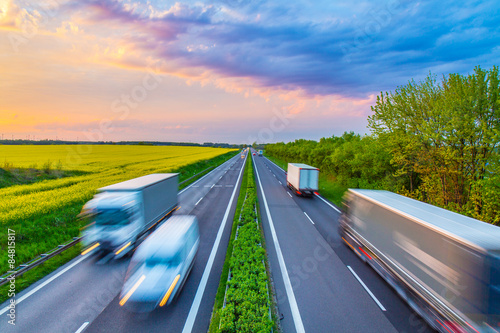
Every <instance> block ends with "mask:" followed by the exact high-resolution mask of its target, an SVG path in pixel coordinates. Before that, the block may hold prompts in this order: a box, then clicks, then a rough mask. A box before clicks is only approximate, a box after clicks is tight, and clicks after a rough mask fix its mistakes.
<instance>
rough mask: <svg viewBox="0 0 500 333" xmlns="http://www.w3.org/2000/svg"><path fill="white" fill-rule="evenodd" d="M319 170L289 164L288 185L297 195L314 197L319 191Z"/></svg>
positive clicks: (299, 164)
mask: <svg viewBox="0 0 500 333" xmlns="http://www.w3.org/2000/svg"><path fill="white" fill-rule="evenodd" d="M318 177H319V169H318V168H315V167H312V166H310V165H307V164H302V163H288V168H287V174H286V183H287V186H288V188H290V189H291V190H292V191H293V192H294V193H295V194H296V195H300V196H312V195H313V194H314V192H316V191H318Z"/></svg>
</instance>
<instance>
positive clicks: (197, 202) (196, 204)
mask: <svg viewBox="0 0 500 333" xmlns="http://www.w3.org/2000/svg"><path fill="white" fill-rule="evenodd" d="M201 200H203V197H201V198H200V200H198V201H196V203H195V204H194V205H195V206H198V204H199V203H200V201H201Z"/></svg>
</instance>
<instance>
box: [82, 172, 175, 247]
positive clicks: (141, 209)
mask: <svg viewBox="0 0 500 333" xmlns="http://www.w3.org/2000/svg"><path fill="white" fill-rule="evenodd" d="M177 191H178V174H177V173H158V174H151V175H146V176H142V177H139V178H135V179H131V180H127V181H124V182H121V183H117V184H114V185H109V186H106V187H103V188H100V189H98V193H97V194H96V195H95V196H94V198H93V199H92V200H90V201H89V202H87V203H86V204H85V205H84V206H83V209H82V213H81V214H80V216H81V217H82V218H84V219H85V220H86V223H88V227H87V228H86V229H85V231H84V233H83V245H84V246H85V247H89V248H97V249H98V251H99V252H105V253H111V252H113V253H114V255H115V256H116V257H121V256H123V255H125V254H126V253H127V252H128V251H130V250H131V249H133V248H134V247H135V245H136V242H137V240H138V239H140V238H141V236H142V235H143V234H144V233H145V232H146V231H148V230H149V229H151V228H153V227H154V226H155V225H156V224H157V223H158V222H159V221H161V220H162V219H163V218H164V217H165V216H166V215H168V214H169V213H171V212H172V211H173V210H174V209H175V208H176V207H177Z"/></svg>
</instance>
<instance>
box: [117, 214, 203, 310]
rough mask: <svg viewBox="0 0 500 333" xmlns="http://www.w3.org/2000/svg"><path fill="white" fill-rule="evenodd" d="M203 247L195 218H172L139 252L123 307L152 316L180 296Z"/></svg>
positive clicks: (134, 258) (127, 282)
mask: <svg viewBox="0 0 500 333" xmlns="http://www.w3.org/2000/svg"><path fill="white" fill-rule="evenodd" d="M199 243H200V236H199V231H198V220H197V218H196V217H195V216H187V215H178V216H173V217H171V218H170V219H169V220H168V221H166V222H165V223H164V224H162V225H161V226H160V227H159V228H158V229H157V230H156V231H155V232H154V233H152V234H151V235H150V236H149V237H148V238H147V239H146V240H145V241H144V242H143V243H142V244H141V245H140V246H139V247H138V248H137V250H136V251H135V253H134V255H133V256H132V259H131V261H130V265H129V268H128V272H127V275H126V277H125V283H124V285H123V288H122V291H121V294H120V306H124V307H126V308H127V309H129V310H130V311H132V312H149V311H152V310H154V309H155V308H156V307H157V306H160V307H162V306H165V305H168V304H170V303H172V300H173V299H174V298H175V297H176V296H177V295H178V294H179V293H180V290H181V289H182V286H183V285H184V282H185V281H186V279H187V277H188V275H189V272H190V271H191V268H192V267H193V265H194V261H195V257H196V253H197V252H198V247H199Z"/></svg>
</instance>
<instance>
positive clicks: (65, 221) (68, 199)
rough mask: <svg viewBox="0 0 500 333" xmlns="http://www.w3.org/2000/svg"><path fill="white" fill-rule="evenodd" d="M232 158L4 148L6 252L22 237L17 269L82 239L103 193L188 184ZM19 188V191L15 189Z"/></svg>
mask: <svg viewBox="0 0 500 333" xmlns="http://www.w3.org/2000/svg"><path fill="white" fill-rule="evenodd" d="M231 152H236V150H234V149H222V148H205V147H175V146H115V145H71V146H70V145H52V146H30V145H25V146H1V145H0V168H2V169H0V170H2V173H1V174H0V179H2V180H3V184H4V185H3V187H2V188H0V198H2V199H1V201H0V249H1V251H0V252H1V253H6V252H7V251H6V249H7V229H8V228H10V229H13V230H15V232H16V264H17V265H19V264H21V263H24V262H26V261H28V260H30V259H32V258H34V257H36V256H37V255H39V254H41V253H44V252H46V251H49V250H50V249H53V248H55V247H57V245H59V244H62V243H65V242H67V241H68V240H70V239H71V238H72V237H75V236H78V235H79V233H80V228H81V227H82V226H81V225H80V223H81V222H80V221H79V220H78V219H77V218H76V216H77V215H78V214H79V213H80V210H81V208H82V206H83V204H84V203H85V202H86V201H88V200H90V199H91V198H92V196H93V195H94V194H95V192H96V189H98V188H100V187H103V186H106V185H110V184H114V183H117V182H120V181H124V180H127V179H131V178H135V177H139V176H143V175H146V174H150V173H163V172H180V173H181V175H180V181H182V180H183V179H187V178H189V177H191V176H192V175H194V174H196V173H197V172H200V171H202V170H204V169H205V168H207V167H209V166H211V164H210V163H205V162H203V161H206V160H213V163H212V164H217V163H220V162H222V159H227V158H228V157H229V156H225V157H224V158H222V157H221V158H218V156H220V155H224V154H228V153H231ZM230 155H232V153H231V154H230ZM26 175H28V176H29V177H28V176H26ZM37 175H41V176H37ZM40 178H41V179H40ZM16 183H17V184H19V185H12V184H16ZM8 185H11V186H8ZM7 260H8V257H7V256H0V274H3V273H4V272H6V271H8V270H9V268H8V265H7Z"/></svg>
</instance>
